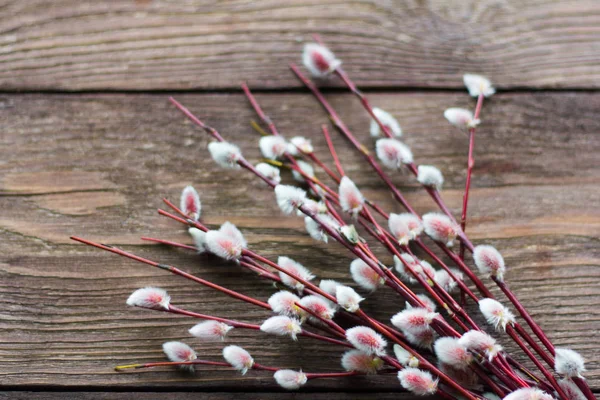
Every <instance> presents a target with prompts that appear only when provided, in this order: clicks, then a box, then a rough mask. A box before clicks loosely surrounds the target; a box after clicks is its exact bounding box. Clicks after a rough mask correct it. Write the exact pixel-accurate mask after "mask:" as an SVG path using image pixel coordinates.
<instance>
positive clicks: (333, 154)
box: [321, 125, 346, 176]
mask: <svg viewBox="0 0 600 400" xmlns="http://www.w3.org/2000/svg"><path fill="white" fill-rule="evenodd" d="M321 129H322V130H323V136H325V141H326V142H327V147H329V152H330V153H331V157H332V158H333V162H334V163H335V167H336V168H337V170H338V172H339V174H340V176H344V175H346V174H345V173H344V169H343V168H342V164H341V163H340V159H339V158H338V156H337V152H336V151H335V147H333V142H332V141H331V136H330V135H329V130H328V129H327V126H326V125H321Z"/></svg>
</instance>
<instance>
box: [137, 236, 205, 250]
mask: <svg viewBox="0 0 600 400" xmlns="http://www.w3.org/2000/svg"><path fill="white" fill-rule="evenodd" d="M140 239H142V240H146V241H148V242H154V243H160V244H166V245H168V246H174V247H180V248H182V249H187V250H195V251H198V249H197V248H195V247H194V246H188V245H187V244H183V243H177V242H172V241H170V240H164V239H156V238H151V237H147V236H142V237H141V238H140Z"/></svg>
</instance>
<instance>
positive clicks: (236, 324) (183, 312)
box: [159, 305, 260, 331]
mask: <svg viewBox="0 0 600 400" xmlns="http://www.w3.org/2000/svg"><path fill="white" fill-rule="evenodd" d="M159 311H162V310H159ZM166 312H170V313H173V314H179V315H185V316H188V317H193V318H198V319H206V320H210V321H219V322H223V323H225V324H227V325H231V326H233V327H234V328H244V329H252V330H255V331H259V330H260V325H256V324H248V323H245V322H239V321H234V320H232V319H227V318H220V317H213V316H212V315H205V314H200V313H196V312H193V311H188V310H184V309H182V308H179V307H175V306H173V305H169V309H168V310H166Z"/></svg>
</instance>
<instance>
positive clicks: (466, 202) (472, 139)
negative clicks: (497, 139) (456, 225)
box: [460, 93, 483, 260]
mask: <svg viewBox="0 0 600 400" xmlns="http://www.w3.org/2000/svg"><path fill="white" fill-rule="evenodd" d="M482 106H483V93H481V94H479V97H478V98H477V106H476V107H475V115H474V117H473V118H474V119H479V114H480V113H481V107H482ZM474 148H475V127H473V128H471V129H469V155H468V161H467V180H466V182H465V193H464V195H463V205H462V214H461V218H460V227H461V228H462V231H463V232H465V229H466V227H467V206H468V205H469V189H470V188H471V175H472V173H473V166H474V165H475V159H474V158H473V149H474ZM460 258H461V259H463V260H464V258H465V245H464V244H463V243H462V242H461V244H460Z"/></svg>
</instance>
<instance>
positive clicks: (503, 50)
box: [0, 0, 600, 90]
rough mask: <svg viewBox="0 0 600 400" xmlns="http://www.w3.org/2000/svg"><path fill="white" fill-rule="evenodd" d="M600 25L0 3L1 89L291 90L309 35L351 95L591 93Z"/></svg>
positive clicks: (269, 2) (65, 1)
mask: <svg viewBox="0 0 600 400" xmlns="http://www.w3.org/2000/svg"><path fill="white" fill-rule="evenodd" d="M598 26H600V3H598V1H596V0H570V1H542V0H525V1H483V2H482V1H475V0H468V1H465V0H451V1H448V0H435V1H427V2H423V1H386V0H373V1H353V2H347V1H338V0H328V1H323V0H286V1H276V0H264V1H209V0H190V1H185V2H173V1H165V0H156V1H150V0H135V1H134V0H129V1H95V0H83V1H82V0H27V1H7V0H4V1H1V2H0V89H4V90H40V89H41V90H104V89H109V90H147V89H167V90H168V89H185V90H188V89H192V88H196V89H223V88H238V87H239V84H240V82H242V81H248V82H249V83H250V84H251V85H252V86H254V87H261V88H282V87H299V86H300V85H299V84H298V82H297V81H296V79H295V78H294V77H293V76H292V74H290V73H289V71H288V70H287V64H288V63H289V62H300V53H301V49H302V44H303V43H304V42H306V41H310V40H311V35H312V34H313V33H320V34H322V35H323V37H324V39H325V40H326V41H327V43H328V44H329V45H330V46H331V48H332V49H333V50H334V51H335V53H336V54H337V55H338V57H339V58H341V59H342V60H343V62H344V66H345V68H346V69H347V70H348V72H349V73H350V75H351V76H352V77H354V78H355V79H356V81H357V82H358V83H359V84H360V85H362V86H371V87H383V88H387V87H392V86H393V87H431V88H440V87H444V88H462V82H461V76H462V74H463V73H465V72H476V73H484V74H487V75H489V76H490V77H491V78H492V79H493V81H494V83H495V84H496V85H497V86H498V87H500V88H522V87H529V88H598V87H599V82H600V79H599V78H600V67H599V65H600V56H599V54H600V35H599V34H598Z"/></svg>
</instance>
